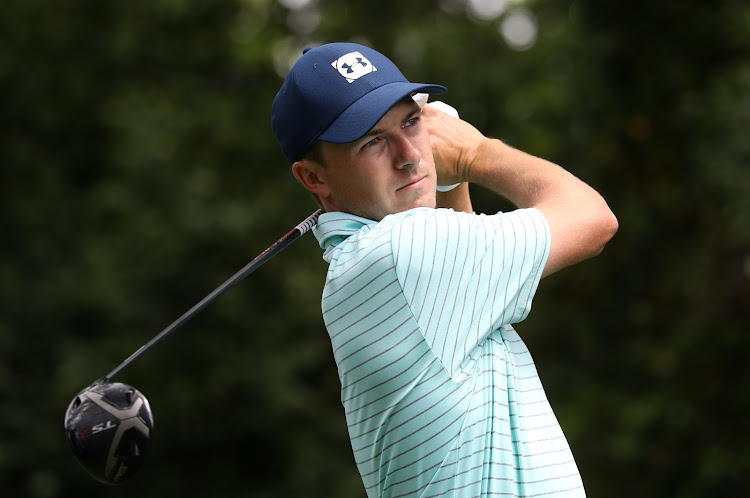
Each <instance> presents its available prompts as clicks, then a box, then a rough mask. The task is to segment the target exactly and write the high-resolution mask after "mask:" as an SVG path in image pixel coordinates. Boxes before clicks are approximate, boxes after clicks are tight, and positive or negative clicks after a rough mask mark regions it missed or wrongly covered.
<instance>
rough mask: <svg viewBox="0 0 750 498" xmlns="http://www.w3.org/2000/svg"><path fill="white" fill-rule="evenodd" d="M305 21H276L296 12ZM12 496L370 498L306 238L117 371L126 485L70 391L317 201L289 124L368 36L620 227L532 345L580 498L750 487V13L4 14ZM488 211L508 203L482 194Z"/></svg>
mask: <svg viewBox="0 0 750 498" xmlns="http://www.w3.org/2000/svg"><path fill="white" fill-rule="evenodd" d="M284 4H286V5H284ZM2 10H3V12H2V14H1V15H0V162H1V169H0V237H2V239H1V240H2V244H0V293H1V298H0V489H2V494H3V496H8V497H11V496H12V497H30V498H52V497H71V496H76V497H88V496H92V497H94V496H96V497H136V496H137V497H143V498H148V497H159V498H163V497H166V496H227V497H229V496H231V497H278V496H309V497H313V496H321V497H356V496H364V492H363V488H362V485H361V481H360V478H359V475H358V474H357V471H356V468H355V466H354V462H353V457H352V455H351V449H350V446H349V440H348V437H347V433H346V424H345V421H344V414H343V411H342V408H341V405H340V402H339V383H338V378H337V375H336V367H335V364H334V362H333V358H332V354H331V351H330V343H329V341H328V337H327V334H326V332H325V329H324V327H323V324H322V320H321V318H320V314H319V313H320V310H319V307H320V293H321V290H322V285H323V279H324V274H325V268H326V266H325V264H324V262H323V261H322V258H321V254H322V253H321V251H320V249H319V248H318V247H317V244H316V241H315V240H314V237H312V236H311V235H306V236H304V237H303V238H302V239H300V240H299V241H298V242H296V243H295V244H294V245H293V246H291V247H290V248H288V249H287V250H286V251H285V252H283V253H281V254H280V255H279V256H277V257H276V258H274V259H273V260H272V261H270V262H269V263H268V264H267V265H266V266H264V267H263V268H262V269H261V270H259V271H258V272H256V273H255V274H253V275H252V276H251V277H250V278H249V279H248V280H246V281H245V282H243V283H242V284H240V285H239V286H237V287H236V288H234V289H232V290H231V291H230V292H229V293H228V294H226V295H225V296H223V297H222V298H221V299H220V300H218V301H216V302H215V303H213V304H212V305H211V306H210V307H209V308H208V309H206V310H205V311H204V312H203V313H202V314H200V315H199V316H198V317H196V318H195V319H194V320H192V321H191V322H189V323H188V324H187V325H186V326H185V327H184V328H182V329H181V330H180V331H179V332H178V333H177V334H175V335H174V336H172V337H170V338H169V339H168V340H167V341H166V342H164V343H162V344H160V345H159V346H158V347H157V348H156V349H155V350H153V351H151V352H150V353H149V354H148V355H146V356H145V357H143V358H142V359H141V360H139V361H138V362H137V363H136V364H134V365H133V366H132V367H130V368H129V369H128V370H127V371H126V372H124V373H123V374H122V375H121V376H120V377H119V378H118V380H121V381H123V382H127V383H129V384H132V385H134V386H136V387H137V388H138V389H140V390H141V391H142V392H144V394H146V396H148V398H149V400H150V402H151V406H152V408H153V411H154V414H155V418H156V433H155V438H154V446H153V453H152V455H151V456H150V459H149V461H148V463H147V465H146V467H145V468H144V469H143V470H142V472H141V473H140V474H139V475H138V476H137V477H136V478H135V479H134V480H133V481H132V482H130V483H129V484H127V485H125V486H122V487H117V488H112V487H107V486H104V485H101V484H99V483H97V482H95V481H93V480H92V479H91V478H89V477H88V476H87V475H86V474H85V472H84V471H83V470H82V468H80V467H79V466H78V464H77V463H76V462H75V460H74V459H73V457H72V456H71V453H70V452H69V450H68V448H67V446H66V442H65V439H64V434H63V415H64V412H65V409H66V407H67V404H68V402H69V401H70V400H71V399H72V398H73V396H74V395H75V394H76V393H77V392H78V391H79V390H80V389H82V388H83V387H85V386H86V385H88V384H89V383H90V382H91V381H93V380H94V379H96V378H98V377H100V376H102V375H104V374H105V373H107V372H109V371H110V370H111V369H112V368H114V367H115V366H116V365H117V364H118V363H120V362H121V361H122V360H124V359H125V358H126V357H127V356H128V355H130V354H131V353H132V352H133V351H135V350H136V349H137V348H138V347H140V346H141V345H142V344H144V343H145V342H146V341H148V340H149V339H150V338H151V337H153V336H154V335H155V334H156V333H158V332H159V331H160V330H161V329H163V328H164V327H166V326H167V325H168V324H169V323H171V322H172V321H173V320H174V319H176V318H177V317H178V316H180V315H181V314H182V313H183V312H184V311H186V310H187V309H188V308H189V307H190V306H192V305H193V304H194V303H196V302H197V301H198V300H200V299H201V298H202V297H203V296H204V295H206V294H207V293H208V292H210V291H211V290H212V289H214V288H215V287H216V286H217V285H218V284H219V283H221V282H223V281H224V280H225V279H226V278H228V277H229V276H230V275H232V274H233V273H234V272H235V271H236V270H238V269H239V268H241V267H242V266H243V265H244V264H245V263H247V262H248V261H249V260H250V259H252V258H253V257H254V256H255V255H257V254H258V253H259V252H261V251H262V250H263V249H265V248H266V247H267V246H268V245H270V244H271V243H272V242H274V241H275V240H276V239H277V238H279V237H280V236H281V235H283V234H284V233H286V232H287V231H288V230H290V229H291V228H292V227H293V226H294V225H296V224H297V223H298V222H299V221H301V220H302V219H303V218H305V217H306V216H307V215H308V214H309V213H311V212H312V211H313V210H314V209H315V208H316V206H315V204H314V203H313V201H312V200H311V199H310V198H309V196H308V195H307V194H306V193H305V192H304V191H303V190H302V188H301V187H300V186H298V185H297V183H296V182H295V180H294V179H293V177H292V175H291V172H290V168H289V166H288V164H287V163H286V162H285V160H284V159H283V156H282V155H281V152H280V150H279V148H278V145H277V144H276V142H275V139H274V137H273V134H272V131H271V127H270V107H271V102H272V100H273V97H274V95H275V93H276V91H277V89H278V87H279V86H280V84H281V81H282V77H283V75H285V74H286V72H287V71H288V69H289V67H290V64H291V63H292V61H293V60H294V59H295V58H296V57H298V55H299V54H300V51H301V49H302V48H303V47H304V46H306V45H308V44H309V45H314V44H319V43H322V42H329V41H358V42H364V43H367V44H369V45H371V46H373V47H374V48H376V49H378V50H379V51H381V52H383V53H385V54H386V55H388V56H389V57H391V58H392V59H393V60H394V61H395V62H397V63H398V64H399V65H400V67H401V68H402V70H403V72H404V73H405V74H406V75H407V77H408V78H410V79H411V80H412V81H419V82H434V83H441V84H444V85H446V86H447V87H448V88H449V90H450V91H449V93H448V94H446V95H445V96H443V97H441V99H442V100H444V101H446V102H447V103H449V104H450V105H452V106H454V107H456V108H457V109H458V110H459V112H460V113H461V115H462V117H464V118H466V119H467V120H469V121H470V122H472V123H474V124H475V125H476V126H477V127H479V128H480V129H481V130H482V131H483V132H485V133H486V134H488V135H491V136H495V137H498V138H501V139H503V140H505V141H507V142H508V143H510V144H512V145H514V146H516V147H518V148H521V149H523V150H526V151H528V152H530V153H533V154H535V155H539V156H542V157H545V158H548V159H550V160H552V161H555V162H557V163H559V164H561V165H563V166H564V167H566V168H567V169H569V170H570V171H572V172H573V173H574V174H576V175H577V176H579V177H581V178H582V179H584V180H585V181H587V182H588V183H590V184H591V185H593V186H594V187H595V188H597V189H598V190H599V191H600V192H602V193H603V195H604V196H605V197H606V199H607V200H608V202H609V203H610V205H611V207H612V208H613V210H614V212H615V213H616V215H617V216H618V218H619V221H620V231H619V233H618V234H617V235H616V237H615V238H614V239H613V241H612V242H611V243H610V244H609V246H608V247H607V249H606V250H605V252H604V253H603V254H602V255H601V256H599V257H598V258H596V259H593V260H591V261H587V262H585V263H582V264H580V265H578V266H577V267H574V268H571V269H567V270H564V271H562V272H560V273H559V274H556V275H554V276H552V277H550V278H547V279H545V280H544V281H543V282H542V284H541V285H540V290H539V293H538V295H537V298H536V300H535V303H534V309H533V311H532V313H531V315H530V317H529V318H528V319H527V320H526V322H524V323H522V324H519V326H518V327H517V328H518V330H519V332H520V333H521V334H522V336H523V337H524V338H525V339H526V341H527V344H528V346H529V348H530V349H531V351H532V353H533V354H534V357H535V359H536V363H537V366H538V369H539V370H540V373H541V376H542V380H543V382H544V384H545V387H546V390H547V393H548V396H549V398H550V399H551V401H552V404H553V406H554V407H555V410H556V413H557V416H558V418H559V419H560V421H561V423H562V426H563V429H564V430H565V432H566V434H567V436H568V439H569V441H570V444H571V446H572V448H573V452H574V454H575V456H576V459H577V462H578V464H579V467H580V470H581V474H582V476H583V480H584V483H585V485H586V488H587V491H588V495H589V496H590V497H608V498H611V497H633V496H639V497H650V496H653V497H666V496H668V497H707V496H711V497H724V496H726V497H735V496H747V495H748V494H750V479H748V474H749V473H750V456H749V455H748V451H747V448H748V408H750V376H749V375H748V367H747V361H746V358H747V355H748V346H750V339H749V338H748V328H749V325H750V323H749V320H748V319H749V318H750V313H749V308H750V173H748V165H749V163H750V140H749V137H750V132H749V131H748V130H750V5H749V4H748V3H747V2H744V1H741V0H734V1H732V0H723V1H715V2H685V1H678V0H632V1H629V2H619V1H614V0H609V1H604V0H575V1H564V0H537V1H522V0H521V1H513V0H511V1H501V0H494V1H493V0H484V1H482V0H476V1H475V0H472V1H469V0H442V1H429V2H428V1H424V0H421V1H416V0H415V1H411V2H402V1H400V0H399V1H396V0H381V1H378V2H348V1H345V0H317V1H316V0H312V1H310V0H296V1H294V0H285V1H284V2H282V3H279V2H277V1H274V0H213V1H211V2H204V1H198V0H194V1H191V0H151V1H148V2H146V1H137V0H136V1H120V2H114V1H106V0H104V1H103V0H96V1H94V0H76V1H73V0H56V1H54V2H49V1H44V2H43V1H41V0H6V1H5V2H3V9H2ZM473 195H474V201H475V208H476V209H477V211H483V212H493V211H497V210H498V209H505V208H506V207H507V204H506V203H505V202H504V201H503V200H501V199H497V198H495V197H493V196H492V195H489V194H487V192H484V191H481V190H479V189H475V190H473Z"/></svg>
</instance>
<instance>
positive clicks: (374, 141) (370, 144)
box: [362, 138, 382, 149]
mask: <svg viewBox="0 0 750 498" xmlns="http://www.w3.org/2000/svg"><path fill="white" fill-rule="evenodd" d="M380 140H382V139H381V138H373V139H372V140H370V141H369V142H367V143H366V144H364V145H363V146H362V148H363V149H365V148H367V147H372V146H374V145H376V144H377V143H378V142H380Z"/></svg>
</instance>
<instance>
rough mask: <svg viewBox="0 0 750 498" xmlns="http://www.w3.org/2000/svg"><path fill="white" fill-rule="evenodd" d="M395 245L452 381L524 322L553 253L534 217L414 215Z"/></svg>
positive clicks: (526, 212)
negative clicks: (490, 341)
mask: <svg viewBox="0 0 750 498" xmlns="http://www.w3.org/2000/svg"><path fill="white" fill-rule="evenodd" d="M392 240H393V253H394V258H395V267H396V272H397V275H398V279H399V281H400V283H401V286H402V289H403V291H404V295H405V297H406V300H407V301H408V302H409V306H410V307H411V310H412V313H413V315H414V317H415V319H416V321H417V323H418V324H419V327H420V329H421V331H422V334H423V335H424V337H425V340H426V341H427V343H428V344H429V346H430V348H431V349H432V351H433V352H434V353H435V355H436V356H437V357H438V358H439V359H440V361H441V362H442V363H443V366H444V367H445V368H446V370H447V371H448V372H450V374H451V376H452V377H454V378H456V376H457V375H458V373H459V371H460V367H461V365H462V364H463V362H464V360H465V359H466V358H468V357H469V356H470V355H471V353H472V351H473V350H474V349H475V348H476V347H477V346H478V345H480V344H481V343H482V342H483V341H484V340H485V339H486V338H487V336H488V335H489V334H490V333H491V332H492V331H494V330H496V329H498V328H500V327H502V326H503V325H508V324H512V323H517V322H520V321H522V320H523V319H525V318H526V316H527V315H528V313H529V311H530V309H531V302H532V298H533V296H534V293H535V292H536V289H537V286H538V285H539V280H540V279H541V277H542V270H543V269H544V264H545V262H546V260H547V257H548V255H549V250H550V232H549V225H548V224H547V221H546V220H545V218H544V216H543V215H542V213H541V212H540V211H538V210H536V209H518V210H515V211H512V212H510V213H498V214H495V215H481V214H480V215H477V214H470V213H456V212H454V211H452V210H449V209H438V210H415V211H411V212H409V215H407V216H404V217H403V218H402V219H401V220H400V222H399V223H396V224H395V225H394V231H393V238H392Z"/></svg>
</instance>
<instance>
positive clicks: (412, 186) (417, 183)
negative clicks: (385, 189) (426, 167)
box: [396, 176, 427, 192]
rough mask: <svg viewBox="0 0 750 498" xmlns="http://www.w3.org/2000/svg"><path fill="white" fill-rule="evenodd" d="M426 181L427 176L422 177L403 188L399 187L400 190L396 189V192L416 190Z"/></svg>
mask: <svg viewBox="0 0 750 498" xmlns="http://www.w3.org/2000/svg"><path fill="white" fill-rule="evenodd" d="M426 180H427V176H422V177H420V178H417V179H416V180H414V181H412V182H410V183H407V184H406V185H404V186H403V187H400V188H398V189H396V192H403V191H406V190H412V189H415V188H418V187H420V186H421V185H422V184H424V182H425V181H426Z"/></svg>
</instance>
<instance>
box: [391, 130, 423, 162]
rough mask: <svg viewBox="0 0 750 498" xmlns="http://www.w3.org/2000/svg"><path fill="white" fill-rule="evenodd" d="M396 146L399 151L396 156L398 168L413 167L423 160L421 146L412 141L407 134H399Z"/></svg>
mask: <svg viewBox="0 0 750 498" xmlns="http://www.w3.org/2000/svg"><path fill="white" fill-rule="evenodd" d="M394 146H395V149H396V151H397V152H396V154H395V157H394V160H395V161H396V163H395V164H396V168H398V169H405V168H412V167H414V166H416V165H418V164H419V161H421V160H422V153H421V152H420V150H419V148H417V146H416V145H415V143H414V142H412V140H411V139H410V137H407V136H405V135H404V134H403V133H401V134H399V135H398V136H397V138H396V139H395V144H394Z"/></svg>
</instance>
